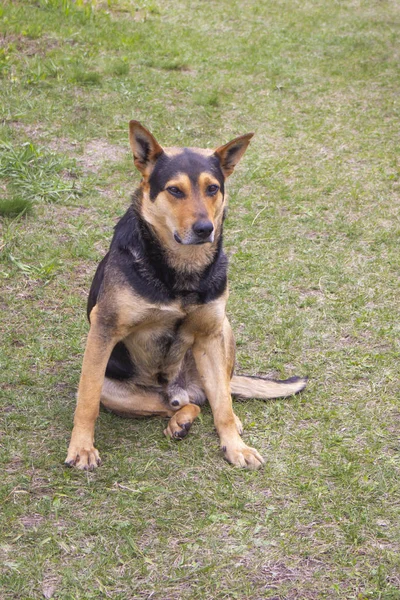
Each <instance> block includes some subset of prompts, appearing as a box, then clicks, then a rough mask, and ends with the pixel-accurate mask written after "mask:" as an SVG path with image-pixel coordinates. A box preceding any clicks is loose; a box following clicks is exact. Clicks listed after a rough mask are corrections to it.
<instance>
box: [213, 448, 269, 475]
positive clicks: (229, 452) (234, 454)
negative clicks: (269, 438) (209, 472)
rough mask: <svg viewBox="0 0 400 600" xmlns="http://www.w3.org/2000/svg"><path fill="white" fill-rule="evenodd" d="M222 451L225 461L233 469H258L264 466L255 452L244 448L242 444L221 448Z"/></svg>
mask: <svg viewBox="0 0 400 600" xmlns="http://www.w3.org/2000/svg"><path fill="white" fill-rule="evenodd" d="M222 451H223V453H224V455H225V459H226V460H227V461H228V462H229V463H231V464H232V465H234V466H235V467H241V468H245V469H259V468H260V467H261V466H262V465H263V464H264V459H263V457H262V456H261V455H260V454H259V453H258V452H257V450H256V449H255V448H250V447H249V446H246V444H244V443H243V442H241V443H240V444H232V445H230V446H222Z"/></svg>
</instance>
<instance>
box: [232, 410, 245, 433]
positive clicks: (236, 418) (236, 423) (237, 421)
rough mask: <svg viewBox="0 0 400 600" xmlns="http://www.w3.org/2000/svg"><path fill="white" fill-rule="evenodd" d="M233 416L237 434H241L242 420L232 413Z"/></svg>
mask: <svg viewBox="0 0 400 600" xmlns="http://www.w3.org/2000/svg"><path fill="white" fill-rule="evenodd" d="M233 416H234V417H235V425H236V429H237V431H238V434H239V435H243V431H244V430H243V425H242V421H241V420H240V419H239V417H238V416H237V415H236V414H235V413H233Z"/></svg>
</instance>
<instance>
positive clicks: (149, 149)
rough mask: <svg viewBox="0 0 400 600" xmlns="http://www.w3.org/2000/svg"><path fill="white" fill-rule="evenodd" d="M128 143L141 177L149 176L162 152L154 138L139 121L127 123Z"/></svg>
mask: <svg viewBox="0 0 400 600" xmlns="http://www.w3.org/2000/svg"><path fill="white" fill-rule="evenodd" d="M129 142H130V144H131V148H132V152H133V162H134V163H135V167H136V168H137V169H139V171H140V172H141V173H142V175H148V174H149V167H152V166H153V165H154V163H155V162H156V160H157V158H158V157H159V156H160V155H161V154H162V153H163V152H164V150H163V149H162V147H161V146H160V144H159V143H158V142H157V140H156V139H155V137H154V136H152V134H151V133H150V131H147V129H146V128H145V127H143V125H141V124H140V123H139V121H129Z"/></svg>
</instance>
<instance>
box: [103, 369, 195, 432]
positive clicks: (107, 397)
mask: <svg viewBox="0 0 400 600" xmlns="http://www.w3.org/2000/svg"><path fill="white" fill-rule="evenodd" d="M101 403H102V404H103V406H104V407H105V408H106V409H107V410H110V411H111V412H113V413H115V414H116V415H118V416H120V417H128V418H134V417H151V416H159V417H171V418H170V420H169V422H168V425H167V427H166V429H165V430H164V434H165V435H166V436H168V437H171V438H172V439H175V440H181V439H183V438H184V437H185V436H186V435H187V434H188V432H189V429H190V428H191V426H192V423H193V421H194V420H195V419H196V417H198V416H199V414H200V407H199V406H196V405H195V404H186V405H185V406H183V407H181V408H178V410H177V409H175V410H173V409H172V408H171V407H170V405H169V404H167V403H166V402H165V399H164V398H163V396H162V394H160V393H158V392H152V391H144V390H143V389H142V388H138V387H137V386H135V385H132V384H129V383H123V382H120V381H116V380H112V379H108V378H107V377H106V378H105V380H104V385H103V389H102V392H101Z"/></svg>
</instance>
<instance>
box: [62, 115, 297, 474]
mask: <svg viewBox="0 0 400 600" xmlns="http://www.w3.org/2000/svg"><path fill="white" fill-rule="evenodd" d="M252 135H253V134H248V135H246V136H241V137H239V138H236V139H235V140H232V142H229V143H228V144H225V145H224V146H221V147H220V148H218V149H217V150H215V151H214V152H212V151H209V150H207V151H204V150H196V149H191V150H190V153H189V154H187V153H186V154H185V150H184V149H176V148H174V149H163V148H162V147H161V146H160V145H159V144H158V142H157V141H156V140H155V138H154V137H153V136H152V135H151V134H150V132H148V131H147V130H146V129H145V128H144V127H143V126H142V125H141V124H140V123H138V122H137V121H131V122H130V144H131V148H132V152H133V156H134V163H135V165H136V167H137V168H138V169H139V171H140V172H141V174H142V177H143V179H142V181H141V184H140V188H139V190H138V192H137V193H136V195H135V197H134V204H133V205H132V209H131V210H130V211H128V213H127V215H125V217H124V218H130V219H136V220H132V224H133V225H132V227H136V228H137V231H141V229H140V227H142V229H143V227H145V228H148V231H150V233H149V234H146V235H150V239H152V240H154V242H151V243H152V244H153V245H151V246H150V247H149V248H150V250H152V249H153V247H154V249H156V248H161V252H162V254H160V257H161V258H160V260H165V261H166V263H165V266H164V267H163V269H164V271H168V273H169V272H170V279H171V278H172V279H171V281H173V282H174V283H173V284H169V285H170V287H169V288H168V290H169V291H168V293H167V295H166V296H163V293H164V292H162V291H159V288H160V290H162V289H163V288H162V282H163V278H164V275H165V272H164V271H163V270H161V271H160V274H159V276H154V274H153V275H152V273H153V271H154V270H157V268H158V264H157V259H155V260H153V262H151V259H150V258H149V257H148V256H147V255H146V253H144V252H143V250H142V249H141V246H140V244H139V245H135V244H131V243H125V242H124V244H125V245H123V244H122V242H121V243H120V242H119V239H120V237H121V236H122V234H121V233H119V231H120V230H119V229H118V227H117V229H116V233H115V236H114V239H113V242H112V245H111V249H110V253H109V255H107V257H105V259H104V261H103V262H104V265H103V266H102V265H100V266H99V269H98V272H97V273H96V277H95V279H94V282H93V285H92V290H91V295H90V297H89V304H90V303H91V304H90V306H89V308H90V307H91V306H92V308H90V311H89V312H90V323H91V325H90V331H89V335H88V340H87V345H86V351H85V355H84V359H83V366H82V375H81V380H80V384H79V390H78V398H77V406H76V411H75V418H74V428H73V432H72V437H71V442H70V446H69V450H68V456H67V459H66V463H67V464H68V465H74V466H76V467H78V468H80V469H93V468H95V467H96V466H97V465H98V464H100V458H99V454H98V451H97V450H96V449H95V447H94V425H95V421H96V418H97V416H98V412H99V405H100V401H101V402H102V403H103V405H104V406H105V407H106V408H107V409H109V410H112V411H114V412H115V413H117V414H120V415H123V416H128V417H132V416H149V415H159V416H162V417H168V418H169V424H168V425H167V427H166V429H165V431H164V433H165V435H168V436H170V437H171V438H174V439H181V438H183V437H184V436H185V435H186V434H187V432H188V431H189V429H190V426H191V424H192V423H193V421H194V420H195V419H196V417H197V416H198V414H199V413H200V408H199V405H201V404H203V403H204V401H205V399H206V398H207V400H208V401H209V403H210V406H211V409H212V412H213V416H214V422H215V426H216V429H217V432H218V434H219V436H220V441H221V447H222V449H223V452H224V455H225V458H226V459H227V460H228V461H229V462H231V463H232V464H234V465H236V466H240V467H248V468H258V467H259V466H261V464H262V463H263V462H264V461H263V459H262V457H261V456H260V454H259V453H258V452H257V450H255V449H254V448H250V447H248V446H247V445H246V444H245V443H244V442H243V441H242V439H241V438H240V435H241V433H242V425H241V423H240V421H239V419H238V418H237V416H236V415H235V414H234V412H233V409H232V399H231V393H236V394H237V395H240V396H241V397H251V396H254V395H255V396H257V397H261V398H267V397H276V396H286V395H290V394H293V393H296V392H298V391H300V390H301V389H302V388H303V387H304V386H305V380H304V379H300V378H297V379H293V380H291V381H288V382H275V381H268V380H264V379H260V378H254V379H253V378H246V377H240V376H234V375H233V369H234V361H235V342H234V338H233V335H232V330H231V327H230V324H229V322H228V319H227V317H226V302H227V299H228V290H227V288H226V285H225V284H222V287H221V285H220V283H219V282H220V280H221V281H222V282H223V281H224V279H223V277H224V276H225V275H224V273H225V270H226V260H225V257H224V255H223V253H222V251H221V244H220V238H221V234H222V227H223V218H224V209H225V203H226V197H225V195H224V180H225V179H226V177H228V176H229V175H230V174H231V173H232V171H233V169H234V167H235V165H236V164H237V162H238V161H239V160H240V158H241V157H242V155H243V154H244V152H245V150H246V148H247V146H248V144H249V141H250V138H251V137H252ZM187 156H189V158H190V161H192V162H190V161H189V162H187V161H186V159H187ZM196 156H198V157H199V158H198V159H196ZM162 161H164V163H165V164H166V165H167V167H168V165H170V167H168V168H170V176H169V171H168V168H167V167H165V168H164V167H163V169H164V170H160V169H161V167H160V168H159V171H160V174H159V175H157V176H158V179H157V180H156V183H154V178H155V174H156V171H155V169H156V166H157V165H158V166H159V165H161V166H162V165H163V164H164V163H163V162H162ZM185 161H186V162H185ZM196 161H197V162H196ZM201 161H203V162H204V161H206V162H204V164H205V168H204V170H200V171H199V172H197V171H196V174H195V170H194V167H193V169H192V165H196V164H197V163H198V164H200V165H201V164H203V163H202V162H201ZM207 161H209V163H208V162H207ZM181 164H182V168H180V165H181ZM208 164H210V166H209V167H208ZM185 165H186V166H185ZM187 165H189V166H187ZM215 165H217V166H215ZM185 169H186V170H185ZM160 182H161V183H162V184H161V183H160ZM157 186H158V187H157ZM215 188H217V189H215ZM155 189H156V196H155V197H153V196H154V194H155V192H154V190H155ZM178 192H179V193H178ZM132 215H133V216H132ZM134 215H136V217H134ZM137 222H139V223H142V225H141V226H140V227H139V228H138V226H137ZM122 223H123V219H122V220H121V224H122ZM204 224H205V225H204ZM199 227H200V230H199ZM204 227H206V229H204ZM201 228H203V230H201ZM207 228H208V229H207ZM211 228H212V231H211ZM146 230H147V229H146ZM121 231H125V232H126V231H128V233H129V231H130V230H129V228H128V229H125V230H124V229H123V228H122V225H121ZM135 231H136V229H135ZM123 235H127V234H126V233H124V234H123ZM138 235H139V234H138ZM140 235H142V233H140ZM119 236H120V237H119ZM139 239H142V238H139ZM143 239H144V238H143ZM118 243H119V244H120V246H118ZM121 244H122V245H121ZM120 247H121V248H122V250H121V249H118V248H120ZM127 257H128V258H127ZM127 260H129V261H130V263H129V264H132V265H133V266H132V269H131V271H129V270H128V271H127V270H126V267H125V264H126V261H127ZM212 268H213V269H214V271H215V273H216V275H215V277H214V276H213V277H214V278H213V277H211V275H207V276H208V277H211V279H210V283H209V285H208V283H207V282H206V283H207V285H206V286H204V285H203V287H202V284H203V280H204V277H205V276H206V275H205V273H208V271H210V269H211V271H210V273H213V272H214V271H212ZM207 269H208V271H207ZM151 277H152V279H151ZM221 278H222V279H221ZM148 280H150V281H152V282H153V284H150V285H148ZM168 281H169V280H168ZM207 281H208V280H207ZM138 282H139V283H138ZM218 286H219V287H218ZM224 286H225V287H224ZM164 287H165V286H164ZM214 287H215V289H216V291H215V293H214V292H213V290H214ZM208 288H210V289H208ZM217 288H218V289H217ZM201 290H203V291H201ZM209 293H210V294H212V293H214V295H211V296H208V295H207V294H209ZM202 294H203V295H202ZM203 296H204V298H205V299H202V298H203ZM121 343H122V344H123V346H122V348H123V349H124V352H125V353H126V356H125V355H123V356H122V358H121V356H120V357H119V358H118V357H117V359H118V360H119V362H118V360H117V367H118V368H121V369H123V368H127V369H132V372H129V373H130V374H128V375H123V376H121V377H120V378H118V376H117V375H115V376H111V377H110V376H106V377H105V373H106V368H109V369H110V368H111V366H110V364H111V363H110V360H111V359H110V356H111V357H112V356H114V353H115V350H116V347H117V345H118V344H121ZM124 357H125V358H124ZM124 360H125V361H127V362H126V363H125V362H124ZM121 361H122V362H121Z"/></svg>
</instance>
